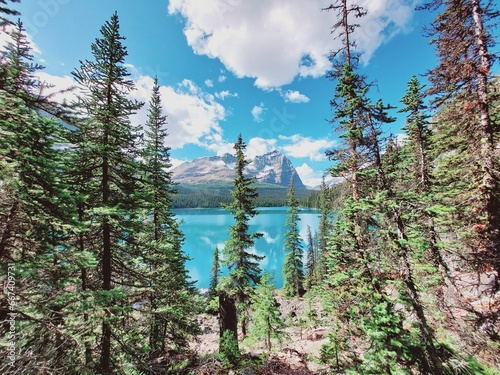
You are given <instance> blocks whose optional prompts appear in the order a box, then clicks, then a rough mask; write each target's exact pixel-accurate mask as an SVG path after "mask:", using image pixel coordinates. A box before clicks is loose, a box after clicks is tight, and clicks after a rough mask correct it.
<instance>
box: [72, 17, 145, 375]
mask: <svg viewBox="0 0 500 375" xmlns="http://www.w3.org/2000/svg"><path fill="white" fill-rule="evenodd" d="M100 32H101V38H97V39H96V40H95V42H94V43H93V44H92V46H91V50H92V55H93V57H94V60H93V61H89V60H87V61H84V62H81V66H80V68H79V69H77V70H76V71H74V73H73V76H74V78H75V80H76V81H77V83H78V85H80V87H81V88H82V89H83V92H84V93H85V95H84V96H81V97H80V98H79V99H80V105H81V106H82V107H83V110H84V113H85V115H86V117H87V120H86V121H84V122H82V123H80V124H79V126H78V129H77V136H78V144H77V149H76V153H77V154H79V155H78V156H79V157H80V160H82V159H83V160H87V162H86V163H85V164H84V165H82V169H81V170H80V173H81V175H83V176H85V179H86V180H87V181H88V182H87V184H86V188H87V189H88V190H87V191H85V192H84V194H86V195H87V199H86V201H85V207H84V214H83V215H82V218H83V220H85V221H90V222H92V223H93V225H92V227H91V230H92V237H93V238H92V239H90V237H89V239H90V241H89V243H88V244H86V249H85V250H86V251H89V252H92V253H94V254H95V255H96V258H97V259H98V260H99V268H98V272H97V275H95V277H97V279H98V280H100V285H99V286H98V290H97V292H98V294H97V296H98V298H97V303H98V309H99V310H100V311H102V316H101V318H100V321H101V322H102V333H101V335H100V346H99V348H100V353H99V358H100V359H99V365H98V370H99V371H100V372H101V373H103V374H110V373H111V371H112V370H111V369H112V368H113V367H116V366H117V363H115V361H116V360H117V357H115V359H113V355H112V353H113V352H114V350H113V342H112V341H113V337H118V329H119V327H122V325H121V324H120V323H123V321H124V319H125V316H124V313H125V311H126V305H127V304H128V302H127V293H126V292H125V290H124V288H123V287H124V286H125V285H130V284H133V282H134V281H133V276H132V275H130V273H129V272H128V268H129V267H130V264H129V263H130V262H133V260H132V259H130V258H131V257H130V256H129V255H127V253H129V252H130V249H131V248H132V247H133V246H134V244H133V242H134V241H135V237H134V231H135V229H134V226H135V225H136V224H137V222H136V219H137V215H136V214H135V213H134V210H135V209H136V208H137V207H136V201H137V197H136V196H135V194H134V191H136V188H137V172H138V165H137V162H135V160H134V159H135V158H136V157H137V155H138V149H137V141H136V138H137V137H136V131H135V129H133V128H132V127H131V124H130V120H129V116H130V115H132V114H133V113H134V112H135V111H136V110H137V109H139V108H140V107H141V105H142V104H141V103H137V102H135V101H131V100H130V99H128V98H127V95H128V93H129V92H130V91H131V90H132V89H133V82H132V81H130V80H129V79H128V76H129V74H128V73H127V70H126V67H125V57H126V56H127V51H126V48H125V47H124V46H123V44H122V40H124V38H123V37H122V36H121V35H120V32H119V21H118V15H117V14H116V13H115V14H114V15H113V16H112V17H111V19H110V20H109V21H107V22H106V23H105V24H104V26H103V27H102V28H101V30H100Z"/></svg>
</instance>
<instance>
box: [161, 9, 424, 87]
mask: <svg viewBox="0 0 500 375" xmlns="http://www.w3.org/2000/svg"><path fill="white" fill-rule="evenodd" d="M417 1H418V0H361V1H358V3H360V5H363V6H364V7H365V8H366V9H367V10H368V15H367V16H366V17H363V18H362V19H356V22H358V23H360V24H361V26H362V27H361V28H360V29H358V30H357V31H356V39H357V43H358V50H359V51H360V52H362V53H363V56H362V62H363V63H367V62H368V61H369V59H370V57H371V56H372V55H373V53H374V52H375V50H376V49H377V48H378V47H379V46H380V45H381V44H382V43H384V42H386V41H387V40H389V39H390V38H392V37H393V36H394V35H396V34H398V33H400V32H404V31H405V30H406V29H407V28H408V25H409V22H410V21H411V17H412V15H413V11H414V5H415V3H416V2H417ZM330 3H331V1H330V0H311V1H302V0H268V1H265V2H264V1H243V0H231V1H227V0H226V1H222V0H214V1H205V2H201V1H199V0H171V1H170V2H169V5H168V11H169V13H170V14H180V15H182V16H183V17H184V18H185V19H186V26H185V29H184V34H185V35H186V39H187V42H188V44H189V45H190V46H191V48H192V49H193V50H194V51H195V52H196V53H197V54H202V55H206V56H209V57H211V58H218V59H219V60H220V61H221V62H222V63H223V64H224V66H225V68H226V69H227V70H229V71H231V72H232V73H234V74H235V75H236V76H237V77H251V78H254V79H255V85H256V86H258V87H260V88H272V87H279V86H282V85H284V84H287V83H290V82H292V81H293V80H294V78H295V77H297V76H300V77H309V76H310V77H318V76H321V75H323V74H324V73H325V72H326V71H327V70H328V69H329V68H330V66H331V64H330V61H329V59H328V55H329V53H330V51H332V50H336V49H337V48H338V47H339V43H340V41H339V40H338V39H334V37H333V36H332V35H331V34H330V31H331V27H332V25H333V24H334V23H335V22H336V21H335V15H334V14H333V13H332V12H325V11H321V9H323V8H325V7H328V6H329V5H330Z"/></svg>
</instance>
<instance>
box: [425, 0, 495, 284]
mask: <svg viewBox="0 0 500 375" xmlns="http://www.w3.org/2000/svg"><path fill="white" fill-rule="evenodd" d="M422 8H424V9H432V10H436V9H439V10H440V11H441V13H439V14H438V16H437V17H436V18H435V19H434V21H433V23H432V25H431V28H430V30H429V34H430V35H431V36H432V37H433V44H434V45H435V48H436V51H437V54H438V57H439V63H438V66H437V67H435V68H434V69H432V70H430V71H429V73H428V77H429V80H430V81H431V84H432V86H431V88H430V90H429V92H430V93H431V94H435V95H436V99H435V101H434V104H435V105H439V104H442V103H445V102H449V101H450V100H451V99H458V98H460V97H462V98H464V103H463V107H462V109H461V110H460V111H459V112H457V111H452V112H449V113H448V114H452V115H455V116H456V115H457V114H460V117H461V118H460V119H458V120H459V121H460V123H461V129H460V130H459V132H460V133H462V134H463V135H464V136H465V139H466V145H467V154H466V155H464V156H465V159H467V160H466V163H467V164H468V165H469V164H471V163H472V165H475V166H476V168H474V169H472V168H470V167H469V166H468V167H467V169H469V170H473V171H474V172H473V173H472V174H471V176H470V177H471V178H472V181H473V183H472V184H471V188H470V194H471V196H472V197H475V198H476V199H475V201H476V202H477V205H475V207H474V209H473V210H470V211H469V213H466V216H468V218H467V219H466V220H467V223H466V225H467V226H468V227H469V238H470V240H471V244H470V245H469V246H470V247H472V248H473V252H474V254H473V255H475V257H476V261H477V262H478V266H479V268H480V269H485V268H488V267H492V268H493V269H494V270H495V271H496V273H497V283H496V287H497V289H498V288H500V282H499V281H498V280H499V278H500V250H499V249H500V194H499V193H498V192H499V191H500V186H499V183H500V176H499V175H498V172H496V171H498V157H497V155H496V153H495V145H496V143H497V142H498V139H497V138H498V124H496V123H495V121H494V117H493V113H494V111H493V108H492V101H493V100H494V97H493V93H492V92H490V86H491V85H490V83H491V81H492V78H493V77H492V73H491V67H492V64H493V62H494V61H495V60H496V59H498V54H497V53H495V52H494V51H493V50H492V49H491V47H492V46H493V44H494V42H495V41H494V35H493V34H492V32H491V30H492V28H493V27H494V25H495V22H496V21H497V19H498V17H499V16H500V12H499V11H498V10H496V9H495V7H494V2H493V1H489V0H486V1H482V0H447V1H445V0H433V1H429V2H428V3H426V4H425V5H424V6H423V7H422ZM450 120H451V121H453V122H455V121H456V120H457V119H456V118H450ZM478 212H480V215H478V214H477V213H478ZM478 248H479V251H476V250H477V249H478Z"/></svg>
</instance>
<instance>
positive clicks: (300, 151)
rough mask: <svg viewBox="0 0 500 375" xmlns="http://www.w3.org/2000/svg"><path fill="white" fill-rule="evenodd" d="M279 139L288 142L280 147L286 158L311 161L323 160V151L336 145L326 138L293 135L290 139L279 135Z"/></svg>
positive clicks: (324, 157)
mask: <svg viewBox="0 0 500 375" xmlns="http://www.w3.org/2000/svg"><path fill="white" fill-rule="evenodd" d="M279 139H280V140H282V141H287V142H289V143H288V144H287V145H285V146H283V147H282V149H283V151H284V152H285V154H286V155H287V156H292V157H295V158H309V160H311V161H321V160H325V159H326V156H325V150H327V149H329V148H332V147H333V146H335V144H336V141H334V140H331V139H328V138H319V139H314V138H311V137H304V136H302V135H300V134H295V135H292V136H291V137H286V136H282V135H280V136H279Z"/></svg>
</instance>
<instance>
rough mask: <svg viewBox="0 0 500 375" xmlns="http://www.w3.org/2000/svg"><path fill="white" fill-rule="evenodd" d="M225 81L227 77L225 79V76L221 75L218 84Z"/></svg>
mask: <svg viewBox="0 0 500 375" xmlns="http://www.w3.org/2000/svg"><path fill="white" fill-rule="evenodd" d="M226 79H227V77H226V76H225V75H223V74H221V75H220V76H219V82H220V83H222V82H224V81H225V80H226Z"/></svg>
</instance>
